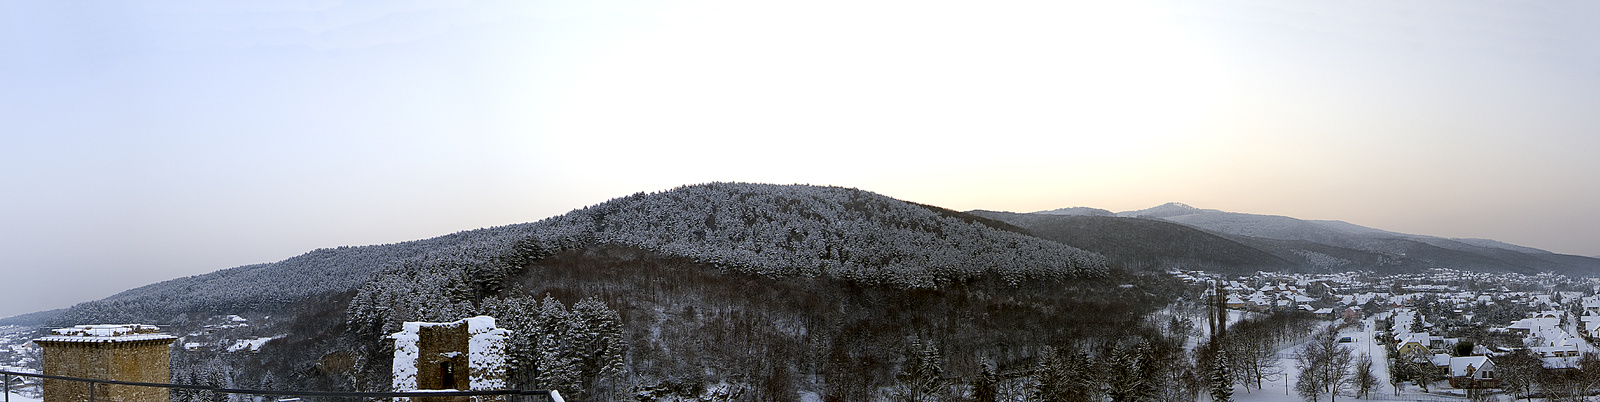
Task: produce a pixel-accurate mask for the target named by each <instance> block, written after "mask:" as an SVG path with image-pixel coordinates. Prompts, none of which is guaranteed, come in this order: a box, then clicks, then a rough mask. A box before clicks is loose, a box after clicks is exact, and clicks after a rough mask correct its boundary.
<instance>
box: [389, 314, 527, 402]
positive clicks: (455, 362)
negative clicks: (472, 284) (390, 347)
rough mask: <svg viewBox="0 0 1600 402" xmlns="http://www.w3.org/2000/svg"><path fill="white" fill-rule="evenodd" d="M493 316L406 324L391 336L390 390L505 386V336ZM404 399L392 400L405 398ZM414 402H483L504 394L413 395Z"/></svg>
mask: <svg viewBox="0 0 1600 402" xmlns="http://www.w3.org/2000/svg"><path fill="white" fill-rule="evenodd" d="M510 333H511V331H510V330H507V329H503V328H495V320H494V317H488V316H477V317H472V318H466V319H462V320H459V321H455V322H447V323H430V322H408V323H405V325H404V329H403V330H401V331H400V332H396V333H394V334H391V335H389V339H393V340H394V390H395V391H418V390H442V389H453V390H458V391H488V390H501V389H506V356H505V345H506V337H507V336H508V335H510ZM406 399H409V398H395V401H396V402H405V401H406ZM417 399H418V400H419V402H468V401H475V402H482V401H489V400H495V401H498V400H503V399H504V398H503V397H499V396H489V397H439V398H417Z"/></svg>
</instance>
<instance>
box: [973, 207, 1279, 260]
mask: <svg viewBox="0 0 1600 402" xmlns="http://www.w3.org/2000/svg"><path fill="white" fill-rule="evenodd" d="M969 213H971V214H973V215H978V216H982V217H987V218H991V219H996V220H1000V221H1004V222H1006V223H1010V224H1013V225H1017V226H1019V227H1022V228H1025V229H1028V230H1029V231H1031V232H1032V233H1034V234H1035V235H1037V236H1039V237H1043V238H1046V239H1050V240H1055V241H1059V242H1062V243H1064V244H1067V245H1071V246H1073V247H1077V248H1082V249H1084V250H1090V251H1094V252H1097V253H1100V254H1103V255H1105V256H1106V258H1108V259H1109V260H1110V261H1111V263H1112V264H1113V265H1120V266H1126V267H1130V268H1140V269H1169V268H1187V269H1203V270H1208V271H1217V272H1253V271H1258V270H1261V271H1278V270H1286V269H1293V268H1296V267H1298V266H1299V265H1300V264H1298V263H1296V262H1293V261H1290V260H1287V259H1284V258H1280V257H1278V256H1275V255H1272V254H1270V253H1267V252H1264V251H1261V250H1259V249H1256V248H1254V247H1251V246H1248V245H1245V244H1242V243H1239V242H1237V241H1233V240H1230V239H1228V238H1225V237H1222V236H1218V235H1215V234H1211V233H1209V232H1206V231H1203V230H1199V229H1195V228H1192V227H1189V226H1184V225H1180V224H1175V223H1170V222H1164V221H1159V220H1152V219H1136V218H1124V217H1114V216H1104V215H1086V214H1073V215H1069V214H1061V213H1033V214H1019V213H1011V212H994V211H969Z"/></svg>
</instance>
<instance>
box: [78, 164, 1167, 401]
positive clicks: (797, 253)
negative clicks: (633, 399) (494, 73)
mask: <svg viewBox="0 0 1600 402" xmlns="http://www.w3.org/2000/svg"><path fill="white" fill-rule="evenodd" d="M1127 275H1128V274H1127V273H1124V272H1119V271H1116V270H1113V269H1111V267H1110V266H1109V264H1108V262H1107V260H1106V259H1105V258H1104V257H1103V256H1101V255H1099V254H1096V253H1093V252H1088V251H1084V250H1081V249H1077V248H1073V247H1070V246H1066V245H1063V244H1061V243H1058V242H1054V241H1050V240H1045V239H1040V238H1037V237H1033V236H1030V235H1028V234H1026V233H1025V231H1023V230H1021V229H1018V228H1016V227H1013V226H1010V225H1007V224H1004V223H1001V222H998V221H993V220H988V219H985V218H980V217H976V216H972V215H968V214H964V213H959V212H954V211H949V210H945V209H942V208H938V207H933V206H927V205H920V204H915V203H909V202H904V201H900V200H895V199H892V198H889V197H885V196H882V195H879V194H875V193H871V192H867V191H861V190H857V189H850V188H840V187H823V186H807V185H791V186H780V185H767V184H745V183H710V184H701V185H691V186H684V187H679V188H675V189H671V190H666V191H662V192H657V193H650V194H646V193H639V194H634V195H631V196H626V197H621V198H617V199H613V200H610V201H607V202H604V203H601V204H598V205H594V206H590V207H587V208H583V209H579V210H575V211H572V212H571V213H568V214H565V215H561V216H556V217H552V218H549V219H545V220H542V221H539V222H533V223H525V224H517V225H508V226H502V227H495V228H487V229H479V230H471V231H464V232H459V233H455V234H451V235H448V236H442V237H439V238H433V239H427V240H419V241H413V242H405V243H397V244H388V245H378V246H365V247H340V248H332V249H319V250H316V251H312V252H310V253H307V254H305V255H301V256H297V257H294V258H290V259H288V260H284V261H281V262H277V263H271V264H260V265H252V266H244V267H238V268H232V269H227V270H222V271H218V272H215V273H211V274H206V275H198V276H193V277H187V278H180V279H176V280H172V281H167V282H162V283H158V284H155V285H150V286H145V287H141V288H137V289H133V290H129V291H126V292H123V293H121V294H118V295H115V296H113V297H110V298H107V299H104V300H100V301H95V302H90V303H84V304H80V305H77V306H74V307H73V308H71V309H69V310H68V311H66V312H64V313H62V314H61V315H59V316H56V317H55V318H54V319H53V320H51V322H52V323H54V324H63V323H76V322H157V323H163V324H167V325H169V327H170V328H173V329H176V330H180V331H185V332H191V331H192V333H194V334H199V335H197V336H201V337H202V338H204V337H221V339H224V341H218V342H224V343H225V342H234V343H238V342H241V341H244V342H247V343H248V344H249V345H250V347H246V348H227V347H197V348H184V350H175V352H176V355H175V356H174V362H175V364H174V367H175V372H174V378H175V379H177V380H180V381H188V382H196V383H206V384H216V385H229V386H239V387H260V388H274V387H285V386H293V387H300V388H309V389H344V390H369V391H370V390H382V388H383V387H384V386H385V384H388V381H387V379H386V378H385V376H386V375H387V373H389V372H390V370H389V368H388V364H389V363H388V361H387V360H386V356H387V355H386V354H387V353H392V352H391V351H390V350H389V348H391V345H386V344H385V341H383V338H382V337H383V334H385V333H387V332H388V331H393V330H395V329H396V328H397V327H398V325H399V323H401V322H404V321H441V322H443V321H453V320H456V319H460V318H463V317H468V316H473V315H478V314H488V315H492V316H496V317H498V318H500V320H501V321H502V322H503V323H507V325H508V327H509V328H512V329H513V330H514V331H515V333H520V334H524V335H522V336H519V337H516V338H514V339H513V340H512V346H513V347H512V351H511V353H510V355H511V356H510V357H511V360H512V365H513V367H512V371H511V375H512V379H513V380H514V381H515V382H518V384H519V386H530V387H551V388H559V389H563V390H564V392H563V394H564V395H568V394H570V395H573V396H575V397H577V398H578V400H613V399H617V398H620V397H622V395H627V394H636V395H655V396H658V397H662V398H671V397H674V395H677V396H683V397H689V396H694V395H713V394H719V393H720V394H723V395H725V396H727V395H744V396H745V397H758V396H762V395H766V396H768V397H772V398H777V399H785V398H782V397H779V396H780V395H795V394H796V393H797V392H798V393H806V392H809V393H811V394H815V395H817V396H819V397H823V396H826V397H829V398H830V399H838V398H844V400H853V399H856V398H855V397H866V396H868V395H869V394H873V393H875V392H878V391H877V390H880V389H882V388H883V387H888V386H893V385H894V384H897V383H899V381H898V380H897V379H896V378H897V377H898V376H902V375H904V374H905V373H902V372H901V369H902V363H903V360H904V359H905V358H906V356H910V355H908V354H906V353H909V352H906V350H908V349H907V348H923V349H924V350H923V351H922V352H918V353H920V354H919V356H924V357H928V356H927V352H926V350H927V349H930V348H932V349H938V350H942V351H944V352H942V353H940V354H939V355H938V356H937V358H938V359H940V361H942V362H945V364H944V365H942V366H941V367H948V369H944V368H942V370H947V371H944V372H942V373H941V374H940V375H941V376H944V377H950V378H969V377H970V378H978V377H980V376H981V374H982V369H983V368H984V367H991V368H996V369H1003V368H1007V367H1013V366H1017V365H1023V366H1027V365H1031V364H1033V363H1031V362H1033V361H1035V360H1036V359H1037V358H1038V356H1040V355H1039V353H1041V351H1042V350H1046V349H1048V347H1051V345H1055V346H1064V345H1068V344H1078V343H1080V342H1091V340H1097V341H1093V342H1111V343H1110V344H1108V345H1111V346H1107V347H1112V348H1118V347H1123V346H1122V345H1123V344H1124V343H1126V342H1135V343H1138V342H1142V343H1144V344H1154V343H1157V342H1164V341H1160V340H1159V338H1160V337H1161V335H1158V334H1155V333H1146V334H1145V335H1137V333H1140V331H1144V330H1142V329H1140V328H1141V327H1140V326H1139V325H1136V323H1138V322H1139V320H1140V319H1141V317H1142V316H1143V314H1144V313H1143V312H1144V311H1149V310H1153V309H1155V308H1158V307H1159V306H1161V305H1164V304H1165V303H1166V302H1167V301H1170V300H1171V298H1172V297H1175V295H1176V293H1177V292H1174V291H1172V290H1170V289H1162V287H1173V286H1176V285H1175V282H1174V281H1172V280H1170V278H1160V277H1151V278H1133V277H1129V276H1127ZM1130 282H1135V283H1139V284H1140V285H1139V286H1137V287H1123V286H1117V285H1118V284H1124V283H1130ZM1091 312H1092V313H1091ZM233 314H243V315H245V316H249V317H258V318H253V319H255V320H256V321H253V322H252V324H254V326H249V327H233V326H224V327H217V326H216V325H218V324H217V323H214V322H211V321H214V320H215V317H219V316H227V315H233ZM557 323H560V324H559V325H558V324H557ZM1130 324H1135V325H1130ZM230 325H232V324H230ZM563 326H565V327H563ZM562 328H565V329H562ZM217 331H221V332H217ZM207 334H209V335H207ZM541 334H542V335H541ZM1111 334H1120V335H1116V336H1112V335H1111ZM1127 336H1133V338H1128V339H1145V340H1143V341H1137V342H1136V341H1133V340H1126V341H1125V340H1124V339H1123V338H1124V337H1127ZM230 339H238V340H237V341H233V340H230ZM1085 345H1087V343H1085ZM1133 345H1134V344H1132V343H1129V344H1127V347H1134V346H1133ZM245 351H248V352H245ZM1019 367H1020V366H1019ZM939 381H946V382H948V381H950V379H949V378H943V377H941V378H940V379H939ZM874 395H875V394H874ZM852 396H854V397H852ZM213 397H215V395H203V394H196V395H183V396H181V397H180V399H191V400H207V399H208V398H213ZM765 398H766V397H760V398H757V399H765ZM746 399H748V398H746Z"/></svg>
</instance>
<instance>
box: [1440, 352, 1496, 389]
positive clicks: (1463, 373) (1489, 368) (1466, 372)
mask: <svg viewBox="0 0 1600 402" xmlns="http://www.w3.org/2000/svg"><path fill="white" fill-rule="evenodd" d="M1450 386H1451V387H1455V388H1499V387H1500V379H1498V378H1496V377H1495V376H1494V361H1493V360H1489V358H1488V357H1487V356H1466V357H1452V358H1450Z"/></svg>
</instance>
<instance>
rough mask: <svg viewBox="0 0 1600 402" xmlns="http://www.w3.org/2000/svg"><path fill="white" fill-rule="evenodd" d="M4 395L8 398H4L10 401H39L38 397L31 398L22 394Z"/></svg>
mask: <svg viewBox="0 0 1600 402" xmlns="http://www.w3.org/2000/svg"><path fill="white" fill-rule="evenodd" d="M6 397H7V398H8V399H6V400H7V401H10V402H39V400H38V399H33V398H29V397H26V396H22V395H17V394H15V393H13V394H10V395H6Z"/></svg>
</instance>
